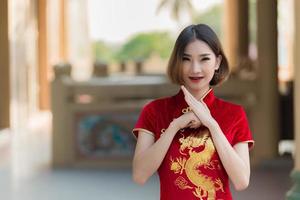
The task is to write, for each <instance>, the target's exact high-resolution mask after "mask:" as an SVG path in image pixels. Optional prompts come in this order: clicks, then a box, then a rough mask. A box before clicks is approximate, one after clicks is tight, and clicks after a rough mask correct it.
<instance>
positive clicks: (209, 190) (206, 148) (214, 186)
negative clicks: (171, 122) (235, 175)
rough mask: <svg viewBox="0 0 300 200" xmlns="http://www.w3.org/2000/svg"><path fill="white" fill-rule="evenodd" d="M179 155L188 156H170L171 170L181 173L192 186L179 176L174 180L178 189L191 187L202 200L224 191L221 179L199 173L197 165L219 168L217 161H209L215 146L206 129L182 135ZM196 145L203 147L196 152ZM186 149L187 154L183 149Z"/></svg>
mask: <svg viewBox="0 0 300 200" xmlns="http://www.w3.org/2000/svg"><path fill="white" fill-rule="evenodd" d="M179 142H180V144H181V145H180V149H179V152H180V154H181V155H185V156H189V157H188V158H187V159H186V158H184V157H178V158H175V159H173V158H171V159H170V160H171V166H170V168H171V170H172V171H173V172H174V173H175V174H183V173H184V172H185V174H186V176H187V177H188V179H189V180H190V182H192V184H193V187H192V186H189V185H188V181H187V180H185V179H184V177H182V176H179V177H178V178H177V179H176V180H175V185H177V186H178V187H179V188H180V189H192V190H193V194H194V195H195V196H196V197H197V198H199V199H200V200H202V199H203V198H206V199H207V200H213V199H216V191H218V190H221V191H223V192H224V189H223V184H222V181H221V180H220V179H219V178H217V179H215V180H213V179H212V177H209V176H206V175H203V174H201V171H200V170H199V167H200V166H202V167H204V169H220V165H219V163H218V161H211V158H212V156H213V154H214V153H215V147H214V144H213V142H212V139H211V137H210V134H209V131H208V129H204V130H203V131H200V132H199V133H196V134H191V135H189V136H187V137H184V136H182V137H181V138H180V139H179ZM196 147H200V149H201V147H203V150H202V151H200V152H196V151H194V150H193V149H194V148H196ZM186 149H188V155H187V154H186V153H184V151H185V150H186Z"/></svg>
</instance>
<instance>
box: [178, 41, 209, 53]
mask: <svg viewBox="0 0 300 200" xmlns="http://www.w3.org/2000/svg"><path fill="white" fill-rule="evenodd" d="M212 53H213V51H212V49H211V48H210V47H209V46H208V44H207V43H206V42H204V41H202V40H193V41H191V42H189V43H188V44H187V45H186V47H185V49H184V54H188V55H193V54H203V55H204V54H212Z"/></svg>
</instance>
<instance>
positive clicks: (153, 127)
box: [133, 90, 254, 200]
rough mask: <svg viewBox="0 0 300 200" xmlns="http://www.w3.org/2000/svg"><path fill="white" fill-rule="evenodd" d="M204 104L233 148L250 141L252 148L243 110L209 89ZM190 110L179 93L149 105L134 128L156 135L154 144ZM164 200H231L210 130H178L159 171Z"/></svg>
mask: <svg viewBox="0 0 300 200" xmlns="http://www.w3.org/2000/svg"><path fill="white" fill-rule="evenodd" d="M204 102H205V103H206V105H207V106H208V108H209V109H210V112H211V114H212V116H213V117H214V119H215V120H216V121H217V122H218V124H219V126H220V127H221V129H222V131H223V133H224V134H225V136H226V138H227V139H228V141H229V143H230V144H231V145H232V146H233V145H235V144H237V143H239V142H248V144H249V147H252V145H253V143H254V141H253V140H252V136H251V132H250V129H249V126H248V122H247V117H246V114H245V111H244V109H243V108H242V107H241V106H239V105H235V104H232V103H229V102H226V101H224V100H221V99H219V98H217V97H215V95H214V93H213V90H210V91H209V92H208V93H207V94H206V95H205V97H204ZM187 107H188V105H187V103H186V102H185V100H184V94H183V92H182V90H180V91H179V92H178V93H177V94H176V95H175V96H172V97H167V98H161V99H156V100H154V101H152V102H150V103H148V104H146V105H145V106H144V108H143V110H142V112H141V114H140V117H139V119H138V121H137V123H136V125H135V127H134V129H133V133H134V134H135V136H137V134H138V131H139V130H140V129H144V130H148V132H149V133H150V134H151V133H152V134H154V137H155V141H156V140H157V139H159V137H160V135H161V134H162V133H163V131H164V130H165V129H166V128H168V126H169V124H170V122H171V121H172V120H173V119H174V118H177V117H179V116H180V115H182V114H183V111H184V109H186V108H187ZM158 174H159V178H160V190H161V199H162V200H170V199H172V200H177V199H178V200H181V199H185V200H191V199H203V200H212V199H218V200H221V199H222V200H231V199H232V197H231V192H230V188H229V180H228V175H227V174H226V171H225V169H224V167H223V165H222V163H221V161H220V158H219V156H218V153H217V151H216V149H215V147H214V145H213V141H212V139H211V137H210V133H209V131H208V129H207V128H205V127H200V128H198V129H189V128H187V129H184V130H183V131H178V133H177V134H176V136H175V137H174V139H173V141H172V143H171V145H170V148H169V150H168V152H167V154H166V156H165V158H164V160H163V162H162V164H161V166H160V168H159V169H158Z"/></svg>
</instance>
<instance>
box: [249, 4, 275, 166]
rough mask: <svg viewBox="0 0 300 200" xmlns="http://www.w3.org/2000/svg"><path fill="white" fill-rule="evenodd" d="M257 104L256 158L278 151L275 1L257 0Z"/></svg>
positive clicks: (264, 158)
mask: <svg viewBox="0 0 300 200" xmlns="http://www.w3.org/2000/svg"><path fill="white" fill-rule="evenodd" d="M256 9H257V53H258V58H257V59H258V60H257V63H258V72H257V73H258V79H257V81H258V83H259V86H260V87H259V88H258V93H257V94H258V104H257V106H255V107H254V112H253V113H252V114H253V115H254V116H252V117H253V119H254V126H253V133H254V136H255V138H254V139H255V141H256V148H254V152H253V153H254V156H255V157H256V161H262V160H268V159H272V158H274V157H276V156H277V154H278V140H279V130H280V126H279V92H278V61H277V60H278V59H277V57H278V54H277V49H278V47H277V1H276V0H257V8H256Z"/></svg>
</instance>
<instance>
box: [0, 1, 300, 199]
mask: <svg viewBox="0 0 300 200" xmlns="http://www.w3.org/2000/svg"><path fill="white" fill-rule="evenodd" d="M298 10H300V1H298V0H210V1H206V0H182V1H179V0H147V1H146V0H145V1H141V0H127V1H122V0H110V1H104V0H51V1H50V0H1V1H0V46H1V48H0V92H1V98H0V194H1V199H5V200H21V199H22V200H27V199H28V200H36V199H49V200H50V199H51V200H56V199H57V200H60V199H62V200H69V199H72V200H77V199H78V200H79V199H91V200H93V199H103V200H115V199H120V198H122V199H145V200H154V199H159V180H158V177H157V175H154V176H153V177H152V178H151V179H150V180H149V181H148V182H147V184H145V186H143V187H141V186H138V185H135V184H134V183H133V182H132V179H131V161H132V155H133V151H134V146H135V142H136V140H135V138H134V136H133V135H132V134H131V130H132V128H133V127H134V124H135V122H136V120H137V118H138V116H139V113H140V111H141V108H142V107H143V105H145V103H147V102H149V101H151V100H153V99H155V98H159V97H164V96H170V95H174V94H176V93H177V91H178V90H179V88H178V86H176V85H173V84H171V83H170V82H169V81H168V79H167V77H166V75H165V74H166V67H167V62H168V58H169V56H170V53H171V51H172V48H173V45H174V42H175V40H176V37H177V36H178V34H179V33H180V31H181V30H182V29H183V28H184V27H185V26H187V25H190V24H197V23H206V24H208V25H210V26H211V27H212V28H213V29H214V30H215V32H216V33H217V35H218V36H219V38H220V39H221V43H222V44H223V47H224V50H225V54H226V55H227V56H228V59H229V63H230V68H231V76H230V78H229V79H228V81H227V82H226V83H224V84H223V85H222V86H220V87H217V88H215V93H216V95H217V96H218V97H220V98H223V99H226V100H229V101H232V102H235V103H238V104H241V105H243V106H244V108H245V109H246V112H247V116H248V119H249V123H250V127H251V130H252V133H253V137H254V140H255V147H254V149H253V150H251V168H252V175H251V181H250V185H249V187H248V189H246V190H245V191H242V192H235V191H233V196H234V199H243V200H248V199H249V200H250V199H259V200H260V199H261V200H282V199H300V195H299V193H300V191H299V189H298V188H297V186H298V183H299V182H300V179H299V177H300V176H299V173H300V156H299V155H300V154H299V153H300V150H297V148H296V147H297V146H300V137H299V136H300V126H299V124H300V115H299V113H300V106H299V105H298V104H296V102H300V95H299V91H300V82H299V81H300V72H299V71H300V70H299V69H297V67H296V66H298V65H300V58H299V55H300V37H299V36H300V14H299V13H297V12H296V11H298ZM297 151H298V152H299V153H297Z"/></svg>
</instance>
